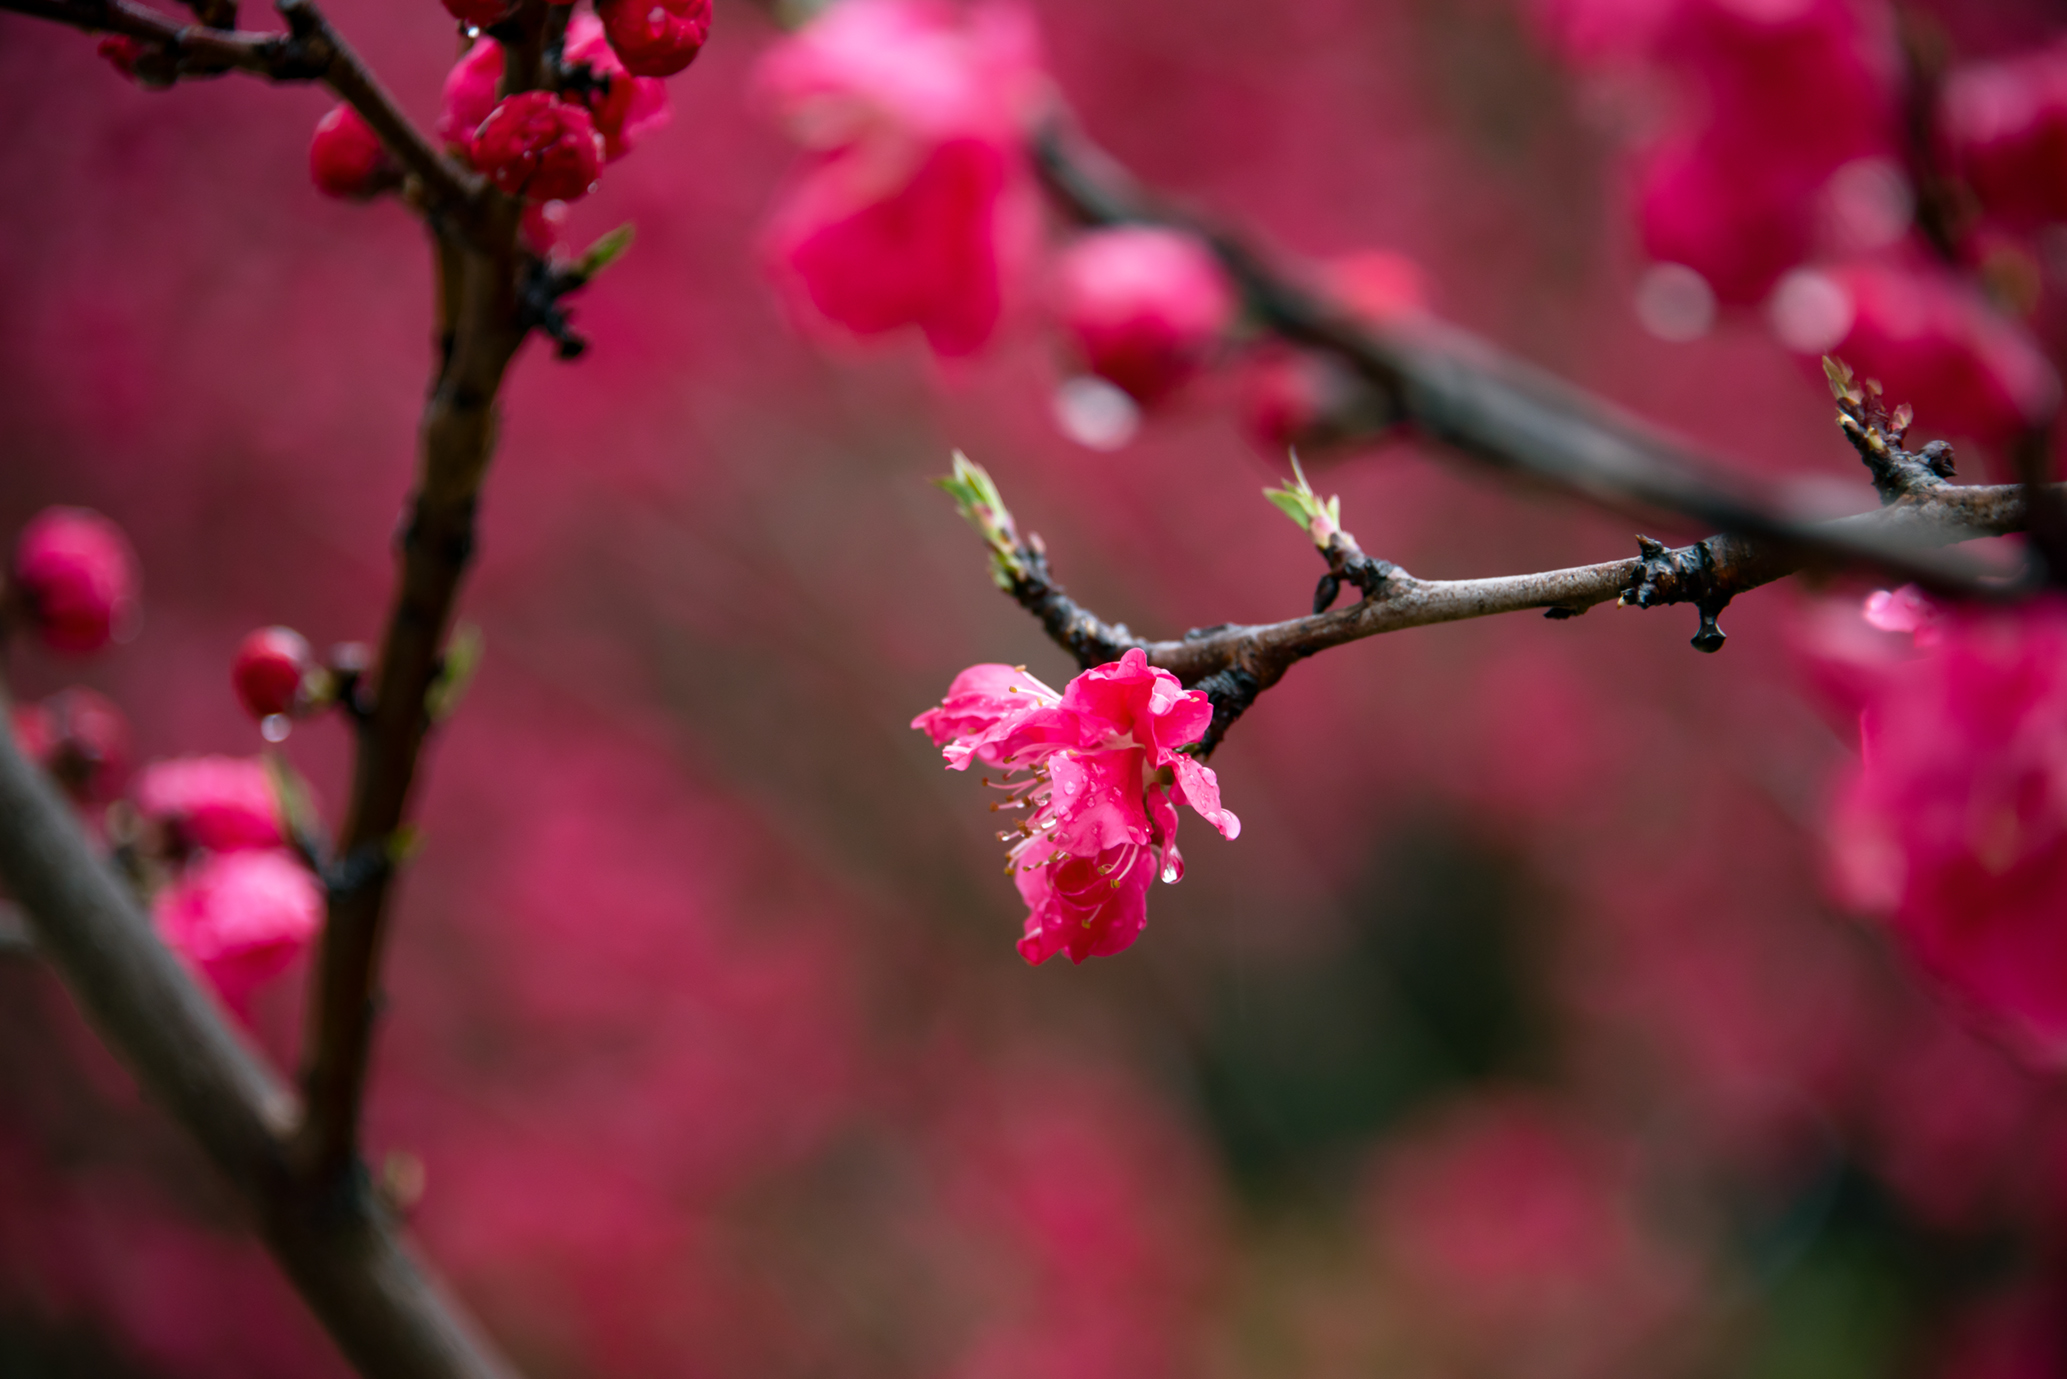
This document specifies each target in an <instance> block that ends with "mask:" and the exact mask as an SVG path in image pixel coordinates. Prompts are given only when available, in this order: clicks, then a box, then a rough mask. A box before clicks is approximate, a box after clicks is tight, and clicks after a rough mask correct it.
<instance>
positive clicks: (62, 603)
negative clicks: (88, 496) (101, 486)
mask: <svg viewBox="0 0 2067 1379" xmlns="http://www.w3.org/2000/svg"><path fill="white" fill-rule="evenodd" d="M13 573H14V589H13V591H12V592H13V593H14V595H15V597H16V598H18V599H19V600H20V606H21V611H22V612H23V613H24V614H26V615H27V617H28V619H29V622H30V623H31V625H33V626H34V627H35V629H36V631H37V632H38V633H39V634H41V636H42V638H43V640H44V641H45V642H46V643H47V644H49V645H50V646H51V647H53V648H55V649H56V650H58V651H69V652H75V653H84V652H89V651H98V650H100V649H101V648H102V647H104V646H106V645H107V644H108V643H109V642H110V641H111V640H113V639H114V637H115V634H116V632H117V631H118V630H119V629H120V628H121V626H122V624H123V622H124V620H125V619H127V618H129V617H131V616H133V612H134V609H135V607H136V588H137V570H136V553H135V552H134V551H132V550H131V549H130V546H129V538H128V537H126V536H124V535H123V534H122V529H121V528H120V527H118V526H116V525H115V524H114V523H113V522H110V521H109V520H108V519H107V518H105V517H103V516H101V515H100V514H99V513H97V512H94V511H92V510H91V509H89V508H62V507H60V508H45V509H44V510H43V511H42V512H40V513H38V514H36V516H35V517H33V518H31V519H30V521H29V524H28V525H27V526H26V527H23V528H22V534H21V539H20V541H19V542H17V543H16V545H15V548H14V572H13Z"/></svg>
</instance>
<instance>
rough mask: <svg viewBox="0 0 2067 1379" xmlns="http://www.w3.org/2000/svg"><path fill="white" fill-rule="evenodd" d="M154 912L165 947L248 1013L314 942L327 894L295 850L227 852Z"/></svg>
mask: <svg viewBox="0 0 2067 1379" xmlns="http://www.w3.org/2000/svg"><path fill="white" fill-rule="evenodd" d="M151 913H152V915H153V916H154V917H155V918H156V920H157V922H158V932H159V934H160V935H161V936H163V938H164V939H165V942H166V943H167V944H168V945H170V946H171V947H172V948H173V949H175V950H177V951H178V952H179V953H180V954H182V955H183V956H184V957H186V958H187V959H188V961H190V962H192V963H193V964H194V966H195V967H197V968H198V969H200V972H201V974H202V975H203V976H204V977H206V978H207V979H208V983H209V985H211V986H213V987H214V988H215V990H216V993H217V994H218V995H220V996H221V997H222V999H223V1003H224V1004H226V1005H227V1006H229V1007H230V1009H232V1010H234V1011H236V1012H237V1013H238V1014H240V1015H243V1014H247V1013H248V1012H249V1010H250V1006H251V994H252V992H253V991H254V990H255V989H256V988H257V987H258V985H259V984H260V983H261V982H264V981H265V980H266V979H267V978H269V977H272V976H274V975H276V974H277V973H279V972H280V970H281V969H283V968H284V967H286V966H287V964H288V963H289V962H292V961H293V960H294V956H295V955H296V954H297V953H299V952H300V951H301V950H302V949H303V948H304V947H306V946H307V944H308V941H309V940H310V939H311V938H312V937H314V935H315V932H316V929H317V927H318V925H319V924H320V923H321V920H322V914H323V896H322V892H321V891H320V890H319V889H318V888H317V886H316V878H315V877H314V876H312V875H311V874H310V873H309V870H308V868H306V867H304V866H303V865H302V864H301V863H300V862H298V861H297V860H295V858H294V857H293V856H292V855H291V854H289V853H287V852H284V851H281V850H279V849H276V848H268V849H262V850H253V851H243V852H223V853H215V854H212V855H210V856H206V857H203V858H201V859H199V860H198V861H195V862H194V863H192V864H191V865H190V866H188V867H187V869H186V870H185V871H184V872H182V873H181V874H180V875H179V876H178V877H177V878H175V879H174V880H173V882H172V883H171V884H170V885H168V886H166V887H165V889H164V890H162V891H160V892H158V896H157V899H156V900H155V901H154V902H153V903H152V906H151Z"/></svg>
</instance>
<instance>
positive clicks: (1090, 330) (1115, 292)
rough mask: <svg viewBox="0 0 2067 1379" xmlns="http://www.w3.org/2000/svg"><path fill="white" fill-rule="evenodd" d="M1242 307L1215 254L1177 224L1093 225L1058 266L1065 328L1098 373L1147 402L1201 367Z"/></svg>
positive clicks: (1059, 300)
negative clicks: (1168, 227)
mask: <svg viewBox="0 0 2067 1379" xmlns="http://www.w3.org/2000/svg"><path fill="white" fill-rule="evenodd" d="M1234 311H1235V296H1234V289H1233V288H1232V287H1231V286H1230V285H1229V284H1228V281H1227V275H1226V274H1224V273H1222V272H1221V271H1220V265H1219V263H1218V262H1216V261H1215V260H1214V258H1213V255H1212V253H1211V251H1209V250H1208V249H1207V248H1206V246H1205V245H1203V244H1201V243H1200V242H1199V241H1198V239H1197V238H1196V237H1194V236H1192V235H1187V234H1182V233H1179V232H1178V231H1175V230H1166V229H1163V228H1161V227H1159V226H1152V225H1127V226H1121V227H1118V228H1116V229H1110V230H1097V231H1093V232H1091V233H1090V234H1086V235H1082V236H1080V237H1079V238H1078V239H1077V240H1076V242H1075V243H1074V244H1072V245H1071V246H1070V247H1069V248H1068V249H1067V250H1065V251H1064V252H1063V254H1062V257H1061V259H1060V261H1059V262H1058V263H1057V264H1056V269H1055V312H1056V316H1057V318H1058V319H1059V320H1060V322H1061V325H1062V328H1063V330H1064V331H1065V332H1067V333H1068V335H1069V337H1070V339H1071V341H1072V342H1073V343H1074V344H1075V345H1076V348H1077V352H1078V353H1079V354H1081V355H1082V356H1083V359H1084V363H1085V364H1086V366H1088V367H1089V368H1090V370H1091V372H1092V373H1095V374H1097V375H1098V376H1099V377H1101V378H1103V379H1105V380H1106V381H1107V382H1110V383H1113V384H1115V385H1117V386H1118V387H1120V388H1122V389H1124V390H1125V391H1126V392H1127V393H1128V394H1129V395H1130V396H1132V397H1133V399H1134V400H1135V401H1136V402H1139V403H1141V404H1142V405H1143V406H1151V405H1153V404H1155V403H1157V402H1160V401H1161V400H1163V399H1164V398H1166V397H1168V396H1169V395H1170V394H1171V393H1172V392H1175V391H1176V390H1177V389H1178V388H1179V387H1181V386H1182V385H1183V384H1184V383H1185V382H1186V381H1187V380H1189V379H1190V378H1191V377H1192V375H1194V374H1196V373H1197V372H1198V371H1199V369H1200V368H1201V367H1202V366H1203V365H1204V364H1205V362H1206V361H1207V359H1208V358H1209V357H1210V355H1211V353H1212V351H1213V348H1214V346H1215V345H1217V344H1218V343H1219V340H1220V335H1221V332H1222V331H1224V330H1226V329H1227V325H1228V322H1229V321H1231V320H1232V319H1233V317H1234Z"/></svg>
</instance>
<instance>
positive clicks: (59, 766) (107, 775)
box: [14, 686, 129, 805]
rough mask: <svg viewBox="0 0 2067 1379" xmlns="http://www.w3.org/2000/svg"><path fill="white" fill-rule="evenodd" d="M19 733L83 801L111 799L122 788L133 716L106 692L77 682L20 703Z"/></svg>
mask: <svg viewBox="0 0 2067 1379" xmlns="http://www.w3.org/2000/svg"><path fill="white" fill-rule="evenodd" d="M14 737H15V741H16V742H18V743H20V744H21V749H22V752H23V754H24V755H26V756H28V757H29V758H30V759H31V760H33V761H34V762H35V763H36V764H37V765H39V766H41V767H42V768H43V769H44V770H46V771H48V772H49V773H50V774H51V775H52V776H53V777H55V778H56V780H57V783H58V784H59V785H61V786H63V787H64V790H65V793H66V794H68V795H70V796H71V797H72V798H73V799H74V800H76V801H78V802H79V803H80V804H87V805H100V804H106V803H107V802H108V801H109V800H112V799H114V798H115V797H116V796H118V795H120V794H121V793H122V785H123V781H124V778H125V777H126V776H127V775H128V773H129V721H128V720H127V719H126V718H124V717H123V716H122V711H121V710H120V709H118V708H116V707H115V704H114V701H113V700H111V699H109V698H108V697H107V696H106V695H104V694H97V693H95V692H94V691H93V690H90V689H85V688H83V687H79V686H74V687H73V688H71V689H68V690H64V691H61V692H60V693H57V694H54V695H52V696H51V697H50V698H48V699H46V700H44V701H43V702H42V703H40V704H17V705H16V706H15V709H14Z"/></svg>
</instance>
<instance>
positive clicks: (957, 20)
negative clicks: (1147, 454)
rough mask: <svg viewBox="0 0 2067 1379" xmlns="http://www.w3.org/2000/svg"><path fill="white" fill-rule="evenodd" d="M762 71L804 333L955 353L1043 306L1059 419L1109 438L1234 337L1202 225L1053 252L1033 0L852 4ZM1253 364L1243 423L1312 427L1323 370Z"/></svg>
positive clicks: (1093, 239)
mask: <svg viewBox="0 0 2067 1379" xmlns="http://www.w3.org/2000/svg"><path fill="white" fill-rule="evenodd" d="M759 84H760V88H761V91H762V93H763V96H764V99H765V100H766V101H767V102H768V104H769V105H770V106H771V107H772V108H773V109H774V110H775V111H776V112H777V113H778V114H779V115H780V117H781V119H782V121H783V123H784V124H785V126H786V127H787V128H788V129H789V131H790V132H791V134H792V135H793V136H794V137H795V138H796V140H797V142H798V143H799V144H801V145H802V146H803V148H804V149H805V159H804V162H803V164H802V166H801V167H800V169H799V171H798V173H797V174H796V176H795V178H794V179H793V181H792V183H791V186H790V188H789V190H788V191H787V193H786V194H785V195H784V197H783V199H782V201H781V203H780V204H779V205H778V206H777V208H776V209H775V212H774V214H773V217H772V219H771V221H770V224H769V226H768V229H767V232H766V254H767V259H768V262H769V266H770V269H771V271H772V273H773V275H774V277H775V279H776V281H777V283H778V285H779V286H780V287H781V288H782V290H783V292H784V295H785V297H786V299H787V300H788V301H789V303H790V305H791V307H792V310H793V314H794V315H795V316H796V318H797V319H798V320H799V321H800V322H801V323H803V324H804V325H805V326H806V328H807V329H816V328H817V327H818V326H819V325H820V324H821V323H823V324H824V325H829V326H831V327H833V328H835V329H836V330H837V331H839V332H844V333H847V334H851V335H854V336H860V337H871V336H881V335H886V334H890V333H892V332H896V331H900V330H904V329H907V328H915V329H916V330H917V331H918V332H919V333H920V334H922V335H923V336H924V337H925V339H926V342H927V343H928V345H930V346H931V348H932V349H933V351H934V352H935V353H937V354H939V355H941V356H942V357H945V358H950V359H960V358H966V357H968V356H971V355H975V354H977V353H979V352H981V351H983V350H984V349H986V348H987V347H989V346H990V345H991V344H992V343H993V341H994V339H995V338H996V337H997V336H998V335H999V333H1000V331H1001V330H1002V329H1003V327H1004V326H1005V325H1006V324H1007V322H1008V320H1009V319H1010V318H1011V317H1012V316H1013V315H1014V314H1015V313H1017V312H1019V311H1021V310H1023V309H1026V308H1030V307H1033V306H1039V307H1041V308H1043V309H1044V311H1045V315H1046V316H1047V318H1048V319H1049V320H1050V321H1051V322H1052V324H1053V325H1054V327H1055V329H1056V331H1057V332H1058V334H1059V335H1060V337H1061V339H1062V342H1063V346H1064V349H1063V353H1064V356H1065V360H1066V363H1065V367H1066V368H1067V369H1068V370H1069V371H1070V372H1071V375H1072V376H1071V377H1070V378H1069V379H1068V380H1067V381H1066V382H1065V383H1064V384H1063V385H1062V387H1061V388H1060V389H1059V390H1058V392H1057V394H1056V412H1057V418H1058V420H1059V421H1060V423H1061V424H1062V426H1063V428H1064V430H1065V431H1067V432H1068V433H1069V434H1070V435H1071V436H1073V437H1074V438H1076V439H1077V440H1079V441H1081V442H1082V443H1084V444H1087V445H1091V446H1095V447H1099V448H1110V447H1111V446H1114V445H1118V444H1120V443H1123V442H1124V441H1125V439H1126V438H1127V437H1128V436H1130V435H1131V434H1132V433H1133V431H1134V429H1135V427H1136V425H1137V424H1138V421H1139V417H1140V415H1141V413H1142V412H1143V411H1144V410H1149V409H1155V408H1160V407H1165V406H1167V405H1169V404H1170V403H1172V402H1173V401H1174V400H1175V399H1176V398H1177V397H1178V396H1179V395H1180V394H1181V393H1182V392H1184V391H1185V388H1186V385H1187V384H1188V383H1190V382H1191V381H1192V380H1194V379H1196V378H1197V377H1198V376H1199V375H1200V374H1202V373H1203V372H1205V371H1206V370H1207V369H1208V368H1209V367H1211V366H1212V365H1214V364H1217V363H1219V362H1221V361H1222V360H1223V359H1224V358H1226V357H1227V356H1228V355H1230V354H1231V353H1232V352H1233V351H1234V349H1235V348H1236V341H1235V340H1234V338H1233V336H1234V332H1235V327H1236V325H1237V322H1238V318H1239V312H1240V300H1239V294H1238V293H1237V292H1236V290H1235V287H1234V284H1233V283H1232V282H1231V281H1230V280H1229V278H1228V277H1227V275H1226V273H1225V272H1224V271H1223V270H1222V268H1221V266H1220V264H1219V262H1218V260H1217V259H1216V258H1215V256H1214V254H1213V253H1212V251H1211V249H1210V248H1209V247H1208V246H1207V245H1206V244H1205V243H1203V242H1202V241H1201V240H1199V239H1198V238H1197V237H1196V236H1195V235H1192V234H1190V233H1188V232H1184V231H1180V230H1177V229H1172V228H1169V227H1164V226H1156V225H1127V226H1118V227H1112V228H1107V229H1097V230H1089V231H1076V232H1072V233H1070V234H1069V235H1067V236H1066V237H1065V238H1064V240H1063V241H1062V242H1061V243H1059V244H1057V245H1055V246H1054V247H1053V249H1052V252H1049V251H1048V249H1047V246H1046V245H1045V244H1044V241H1043V235H1042V226H1041V217H1040V203H1039V196H1038V194H1037V191H1036V187H1035V179H1034V172H1033V168H1032V166H1031V163H1030V160H1029V157H1028V153H1027V144H1028V141H1029V139H1030V138H1031V137H1032V136H1033V134H1034V132H1035V130H1036V128H1037V127H1038V126H1039V125H1040V124H1041V123H1042V121H1043V120H1044V119H1046V118H1048V117H1049V115H1050V114H1051V113H1052V106H1053V101H1052V99H1051V98H1050V96H1049V92H1048V82H1047V78H1046V76H1045V74H1044V72H1043V70H1042V67H1041V61H1040V51H1039V45H1038V44H1037V42H1036V41H1035V38H1034V34H1033V27H1032V23H1031V20H1030V19H1029V17H1028V16H1027V15H1026V14H1025V13H1024V12H1023V11H1021V10H1019V9H1017V8H1015V7H1012V6H1010V5H1008V4H1005V3H1002V2H1001V0H991V3H986V4H982V5H977V6H974V7H971V8H969V9H967V10H960V11H958V10H957V9H955V8H954V7H952V6H949V5H946V4H941V3H934V2H933V0H844V3H842V4H839V5H836V6H832V7H830V8H829V9H828V10H827V11H826V12H825V13H824V14H823V15H822V16H820V17H819V18H817V19H815V20H813V21H812V22H811V23H810V24H808V25H806V26H805V27H804V28H803V29H802V30H801V31H800V32H798V33H797V34H795V35H794V36H792V37H790V38H789V39H787V40H785V41H784V42H782V43H780V44H778V45H777V46H776V47H775V48H774V49H773V50H771V51H770V53H769V54H768V55H767V57H766V58H765V59H764V60H763V62H762V64H761V68H760V73H759ZM1257 364H1258V366H1259V368H1261V369H1262V370H1263V371H1264V372H1265V373H1267V374H1268V375H1269V381H1268V382H1266V383H1264V384H1261V385H1259V388H1258V391H1259V393H1260V394H1261V395H1262V396H1261V399H1260V400H1259V402H1258V404H1257V405H1256V406H1255V407H1254V408H1252V409H1250V410H1252V411H1255V412H1257V413H1258V414H1260V415H1262V416H1264V417H1265V420H1264V421H1263V422H1262V423H1260V424H1259V426H1257V427H1255V428H1252V429H1258V430H1259V431H1264V432H1268V431H1270V430H1271V429H1272V428H1276V429H1277V430H1280V431H1285V432H1287V433H1289V432H1290V431H1291V430H1293V429H1294V428H1295V427H1296V426H1297V425H1298V424H1299V423H1300V422H1301V421H1307V422H1309V423H1310V421H1311V420H1312V418H1309V417H1308V416H1307V413H1309V412H1316V411H1317V406H1318V404H1317V402H1316V401H1315V400H1314V399H1313V398H1312V397H1311V396H1310V395H1311V394H1313V393H1314V392H1315V391H1316V390H1317V389H1318V388H1320V387H1323V386H1324V384H1319V383H1314V382H1311V381H1309V380H1307V379H1306V378H1304V377H1293V376H1290V375H1288V374H1287V371H1286V370H1285V369H1284V367H1283V365H1282V361H1278V360H1275V359H1273V358H1271V357H1269V356H1268V355H1267V354H1262V355H1259V357H1258V359H1257ZM1295 412H1296V414H1297V415H1293V413H1295Z"/></svg>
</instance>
